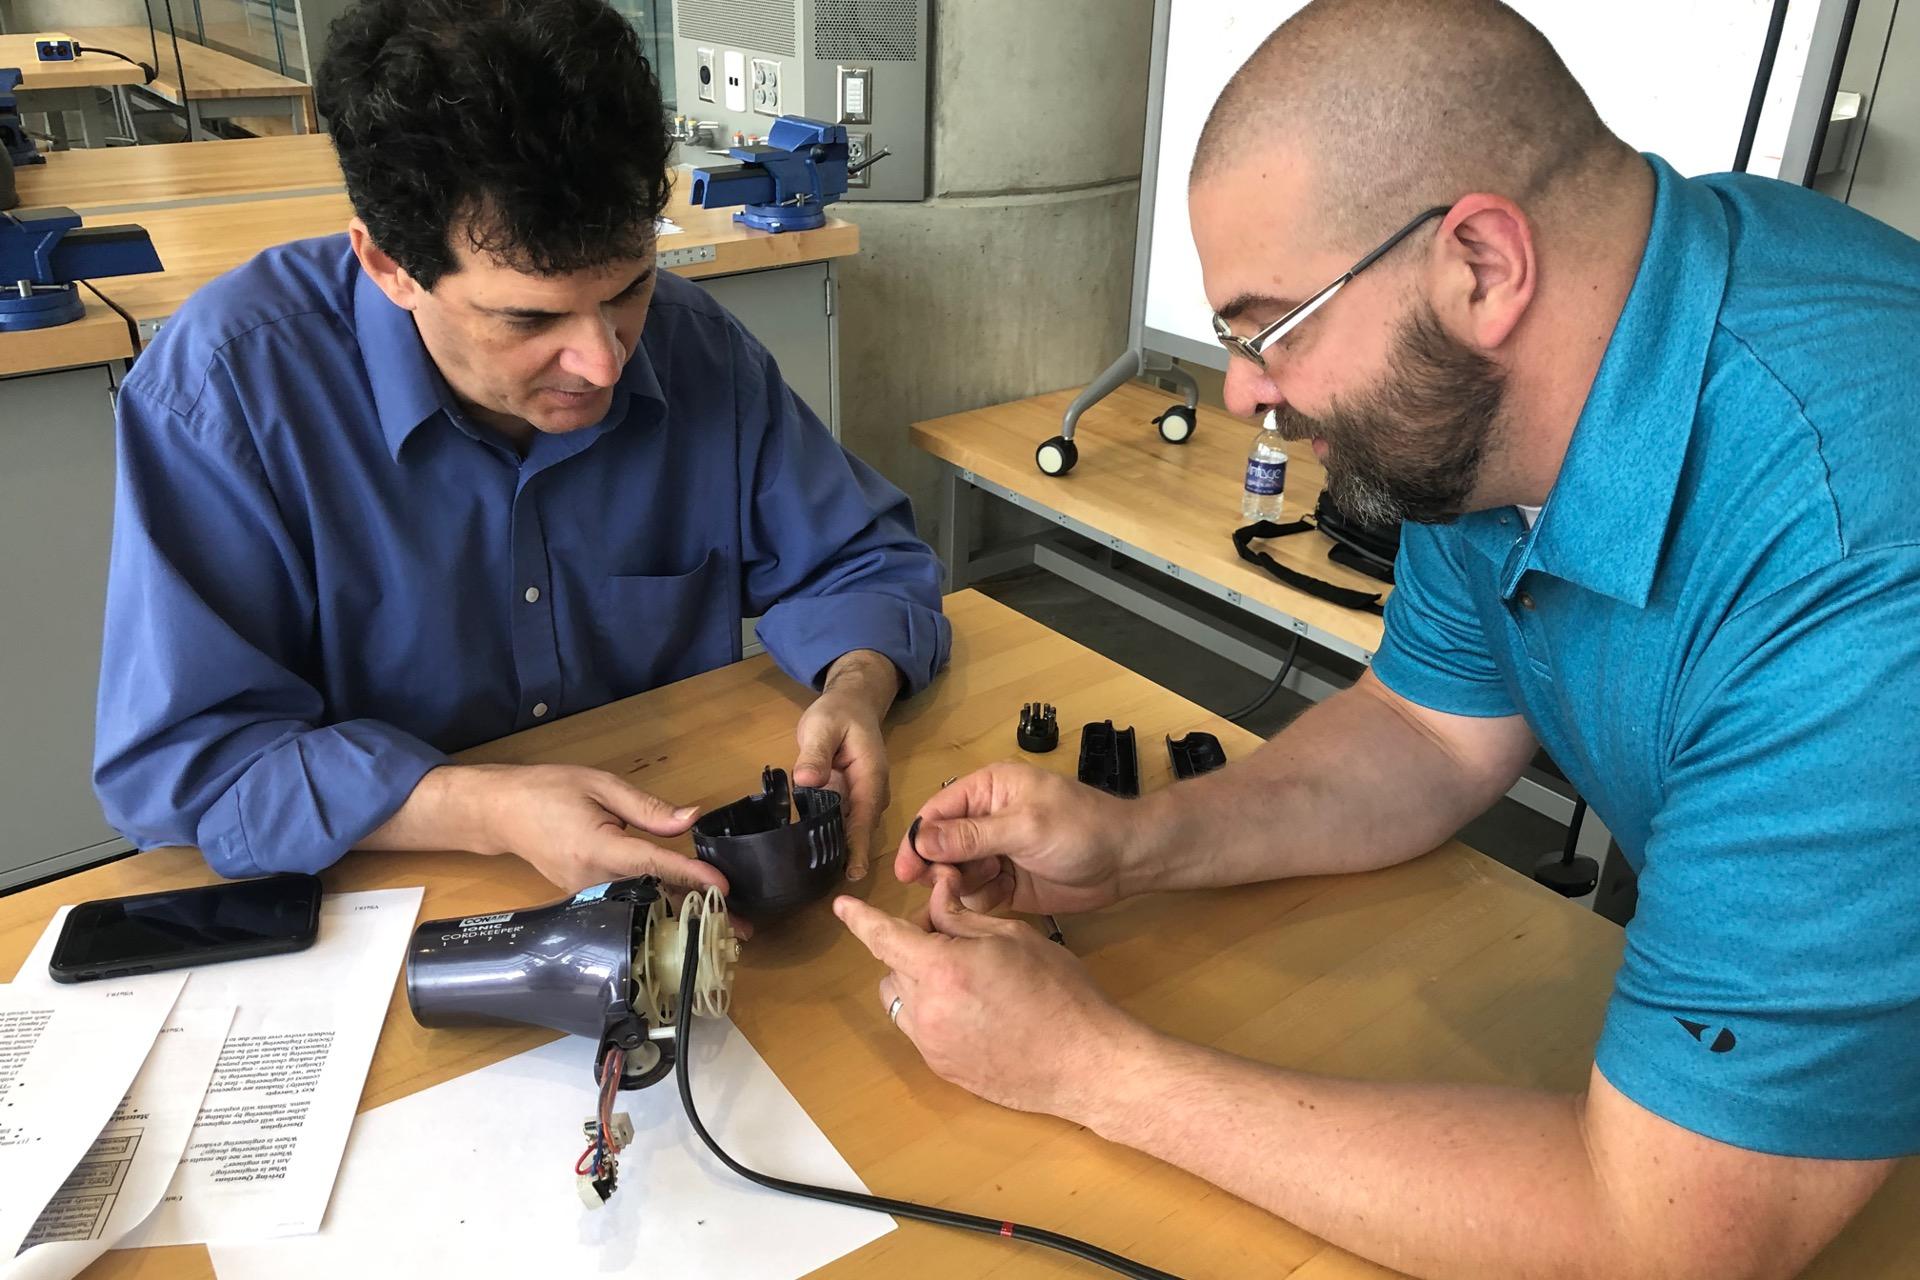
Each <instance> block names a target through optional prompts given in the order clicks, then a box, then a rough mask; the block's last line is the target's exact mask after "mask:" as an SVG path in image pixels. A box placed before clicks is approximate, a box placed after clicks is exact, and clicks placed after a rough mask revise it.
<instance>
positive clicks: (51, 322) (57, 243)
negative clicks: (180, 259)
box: [0, 208, 162, 333]
mask: <svg viewBox="0 0 1920 1280" xmlns="http://www.w3.org/2000/svg"><path fill="white" fill-rule="evenodd" d="M161 269H162V268H161V266H160V254H159V253H158V252H157V251H156V250H155V249H154V247H153V238H152V237H151V236H149V235H148V234H147V233H146V230H145V229H144V228H141V227H133V226H121V227H83V226H81V225H80V215H79V214H77V213H75V212H74V211H73V210H71V209H57V208H49V209H18V210H15V211H14V212H13V213H0V333H18V332H21V331H23V330H26V329H50V328H52V327H53V326H55V325H61V324H67V323H68V322H70V321H73V320H78V319H79V318H80V317H81V316H82V315H84V314H86V310H87V304H86V299H85V298H84V297H83V296H82V295H81V292H80V288H79V285H78V283H77V282H78V281H81V280H94V279H99V278H101V277H103V276H137V275H144V274H146V273H147V272H149V271H159V270H161Z"/></svg>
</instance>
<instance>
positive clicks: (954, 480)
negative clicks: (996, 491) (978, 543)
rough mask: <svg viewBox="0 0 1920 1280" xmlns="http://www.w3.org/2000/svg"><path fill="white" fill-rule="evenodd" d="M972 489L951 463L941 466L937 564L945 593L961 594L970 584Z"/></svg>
mask: <svg viewBox="0 0 1920 1280" xmlns="http://www.w3.org/2000/svg"><path fill="white" fill-rule="evenodd" d="M973 517H974V494H973V486H972V485H970V484H968V483H967V482H966V481H965V480H963V479H961V477H960V468H958V467H956V466H954V465H953V464H951V463H942V464H941V466H940V539H939V542H940V545H939V546H938V547H937V548H935V550H937V551H938V552H939V555H940V561H941V563H942V564H944V565H946V567H947V590H948V591H960V590H963V589H965V587H966V586H967V584H968V583H969V582H971V581H972V575H971V574H970V573H969V572H968V569H969V565H970V562H971V560H972V556H973Z"/></svg>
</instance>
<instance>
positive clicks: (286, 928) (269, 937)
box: [47, 875, 320, 982]
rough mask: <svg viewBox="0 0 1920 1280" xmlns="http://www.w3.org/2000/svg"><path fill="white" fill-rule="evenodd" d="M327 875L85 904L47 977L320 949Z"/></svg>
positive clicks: (124, 972)
mask: <svg viewBox="0 0 1920 1280" xmlns="http://www.w3.org/2000/svg"><path fill="white" fill-rule="evenodd" d="M319 930H320V877H318V876H311V875H277V876H267V877H264V878H263V879H259V880H228V881H224V882H222V883H220V884H209V885H202V886H201V887H199V888H195V889H168V890H164V891H162V892H160V893H142V894H138V895H136V896H134V897H130V898H101V899H98V900H96V901H93V902H83V903H81V904H80V905H79V906H77V907H75V908H74V909H73V910H71V911H69V912H68V913H67V921H66V924H65V925H64V926H63V927H62V928H61V930H60V937H59V938H58V940H56V941H55V943H54V946H53V958H52V959H51V960H49V961H48V962H47V971H48V973H50V974H51V975H52V977H53V980H54V981H55V982H88V981H92V980H93V979H96V978H124V977H128V976H131V975H133V974H138V973H153V972H155V971H157V970H160V969H186V968H191V967H193V966H196V965H203V964H215V963H217V962H219V961H222V960H246V959H250V958H252V957H254V956H274V955H281V954H284V953H286V952H289V951H301V950H304V949H306V948H307V947H310V946H312V945H313V940H314V938H315V937H317V936H318V935H319Z"/></svg>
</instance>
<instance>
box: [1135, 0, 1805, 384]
mask: <svg viewBox="0 0 1920 1280" xmlns="http://www.w3.org/2000/svg"><path fill="white" fill-rule="evenodd" d="M1510 2H1511V3H1512V4H1513V7H1514V8H1515V9H1517V10H1519V12H1520V13H1521V14H1523V15H1524V16H1525V17H1526V18H1527V19H1528V20H1529V21H1531V22H1532V23H1533V24H1534V25H1535V26H1537V27H1539V28H1540V30H1541V31H1542V32H1544V33H1545V34H1546V36H1547V38H1548V39H1549V40H1551V41H1552V42H1553V45H1554V48H1555V49H1557V50H1558V51H1559V53H1560V56H1561V58H1562V59H1564V60H1565V61H1566V63H1567V66H1568V67H1569V68H1571V70H1572V71H1573V74H1574V75H1575V76H1576V77H1577V78H1578V79H1579V80H1580V83H1581V84H1582V85H1583V86H1585V88H1586V90H1587V93H1588V95H1589V96H1590V97H1591V98H1592V99H1593V102H1594V105H1595V106H1596V107H1597V108H1598V109H1599V111H1600V114H1601V117H1602V118H1603V119H1605V120H1606V122H1607V124H1608V126H1609V127H1610V128H1612V129H1613V130H1614V132H1616V133H1618V134H1619V135H1620V136H1621V137H1622V138H1624V139H1626V140H1627V142H1629V143H1631V144H1632V145H1633V146H1635V147H1637V148H1638V149H1640V150H1642V151H1654V152H1658V153H1659V154H1660V155H1662V156H1664V157H1665V158H1666V159H1667V161H1668V162H1669V163H1671V164H1672V165H1673V166H1674V167H1675V168H1676V169H1678V170H1679V171H1680V172H1682V173H1685V174H1690V175H1691V174H1702V173H1717V172H1721V171H1724V170H1726V169H1729V168H1731V167H1732V165H1733V160H1734V154H1735V152H1736V151H1737V150H1738V146H1739V139H1740V130H1741V127H1742V125H1743V124H1744V123H1745V120H1746V114H1747V105H1748V102H1749V101H1750V99H1751V96H1752V93H1753V82H1754V77H1755V75H1756V73H1757V72H1758V70H1759V66H1760V58H1761V51H1762V47H1763V45H1764V44H1765V40H1766V31H1767V22H1768V19H1769V17H1770V16H1771V14H1772V11H1773V0H1609V2H1608V3H1605V4H1599V3H1594V0H1510ZM1825 2H1826V3H1827V4H1829V5H1832V4H1836V3H1843V0H1825ZM1160 3H1161V4H1162V5H1163V6H1170V9H1169V10H1168V11H1167V13H1166V14H1165V21H1166V23H1167V25H1166V52H1165V60H1164V66H1163V67H1156V68H1155V70H1156V72H1161V73H1162V74H1157V75H1156V76H1155V83H1156V84H1157V85H1158V86H1159V87H1160V90H1161V92H1160V95H1159V101H1158V103H1157V104H1155V103H1149V111H1150V112H1151V111H1153V110H1154V108H1155V107H1156V106H1157V107H1158V112H1159V116H1158V123H1159V129H1158V134H1157V138H1158V146H1157V148H1156V149H1155V154H1153V155H1151V156H1149V157H1148V161H1149V163H1148V165H1147V166H1146V172H1145V176H1144V178H1143V182H1142V190H1141V199H1142V200H1143V201H1148V200H1150V201H1151V202H1152V204H1151V207H1150V208H1146V209H1143V211H1142V213H1143V216H1142V219H1141V225H1142V227H1143V228H1147V231H1146V235H1147V237H1148V241H1149V243H1148V259H1147V270H1146V277H1147V278H1146V288H1145V291H1144V299H1143V301H1144V306H1141V305H1136V309H1135V310H1136V314H1135V325H1136V337H1137V338H1138V340H1139V341H1140V345H1141V346H1142V347H1143V348H1144V349H1146V350H1150V351H1159V352H1163V353H1165V354H1168V355H1176V356H1181V357H1184V358H1188V359H1194V360H1198V361H1201V362H1204V363H1207V364H1211V365H1213V366H1214V367H1216V368H1224V367H1225V364H1226V355H1225V353H1224V352H1223V351H1222V350H1221V349H1220V347H1219V346H1218V344H1217V343H1215V341H1214V339H1213V330H1212V320H1211V312H1210V310H1209V308H1208V307H1207V303H1206V296H1205V293H1204V292H1203V290H1202V289H1201V283H1200V260H1199V257H1198V256H1197V255H1196V254H1195V252H1194V248H1193V235H1192V230H1191V228H1190V226H1189V224H1188V222H1187V196H1186V188H1187V170H1188V169H1189V168H1190V167H1191V165H1192V161H1193V152H1194V147H1195V146H1196V145H1197V144H1198V142H1199V138H1200V128H1201V125H1202V124H1204V123H1205V121H1206V118H1207V113H1208V112H1209V111H1210V110H1211V109H1212V107H1213V103H1214V99H1215V98H1217V97H1218V96H1219V94H1220V90H1221V89H1223V88H1224V87H1225V86H1226V83H1227V80H1228V79H1229V78H1230V77H1231V76H1232V75H1233V73H1234V72H1235V71H1236V70H1238V69H1239V67H1240V64H1241V63H1242V62H1244V61H1245V60H1246V59H1247V56H1248V55H1249V54H1251V53H1252V52H1253V51H1254V49H1255V48H1256V47H1257V46H1258V45H1259V44H1260V42H1261V41H1262V40H1264V39H1266V37H1267V36H1268V35H1269V34H1270V33H1271V32H1272V31H1273V29H1274V28H1275V27H1277V26H1278V25H1279V24H1280V23H1281V22H1283V21H1285V20H1286V19H1287V18H1288V17H1290V16H1292V15H1293V14H1295V13H1297V12H1299V11H1300V10H1301V9H1302V8H1304V7H1305V3H1304V0H1160ZM1821 3H1822V0H1794V3H1793V4H1792V5H1791V7H1790V8H1789V9H1788V16H1787V23H1786V27H1785V29H1784V32H1783V34H1782V38H1781V43H1780V50H1779V54H1778V56H1777V60H1776V63H1775V68H1774V73H1773V77H1772V80H1771V81H1770V82H1769V90H1768V94H1767V105H1766V110H1765V111H1764V113H1763V114H1762V116H1761V121H1760V130H1759V133H1758V135H1757V136H1756V138H1755V141H1754V147H1753V156H1752V159H1751V160H1750V162H1749V163H1748V166H1747V168H1748V171H1749V172H1753V173H1763V174H1766V175H1768V176H1777V175H1778V174H1779V172H1780V167H1781V156H1782V153H1783V151H1784V150H1785V148H1786V143H1787V135H1788V130H1789V126H1790V124H1791V123H1792V120H1793V116H1794V111H1795V104H1796V101H1797V100H1798V98H1799V96H1800V89H1801V82H1802V80H1803V79H1804V78H1805V77H1806V74H1807V71H1808V62H1809V57H1810V50H1811V49H1812V47H1813V46H1814V44H1815V41H1814V30H1815V25H1816V22H1817V20H1818V17H1819V12H1820V8H1821ZM1157 18H1158V15H1157ZM1823 71H1824V68H1823ZM1152 125H1153V121H1151V120H1150V121H1149V135H1148V136H1149V138H1150V139H1151V138H1153V137H1154V136H1155V135H1154V133H1153V130H1152ZM1792 176H1793V177H1794V178H1795V180H1798V178H1799V177H1800V175H1798V174H1796V175H1792ZM1364 247H1365V246H1362V248H1364ZM1136 284H1137V282H1136Z"/></svg>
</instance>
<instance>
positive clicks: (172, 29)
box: [147, 0, 194, 142]
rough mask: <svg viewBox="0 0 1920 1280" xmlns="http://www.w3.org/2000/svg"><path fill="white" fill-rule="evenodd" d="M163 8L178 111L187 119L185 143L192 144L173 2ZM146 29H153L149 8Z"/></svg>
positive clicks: (169, 0) (184, 68)
mask: <svg viewBox="0 0 1920 1280" xmlns="http://www.w3.org/2000/svg"><path fill="white" fill-rule="evenodd" d="M165 6H166V10H167V39H169V40H171V41H172V42H173V74H174V75H175V76H177V77H178V78H179V81H180V110H181V112H182V113H183V114H184V115H185V116H186V117H187V141H188V142H192V141H194V136H193V108H192V107H191V106H190V105H188V102H187V64H186V63H185V62H182V61H181V60H180V32H179V29H178V28H177V27H176V26H175V24H174V21H173V0H165ZM147 29H148V30H149V31H151V30H152V29H153V9H152V7H151V6H149V7H148V9H147ZM155 48H156V49H157V48H158V46H157V45H156V46H155ZM154 60H155V61H156V62H157V61H158V60H159V54H158V53H157V52H156V53H155V55H154Z"/></svg>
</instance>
